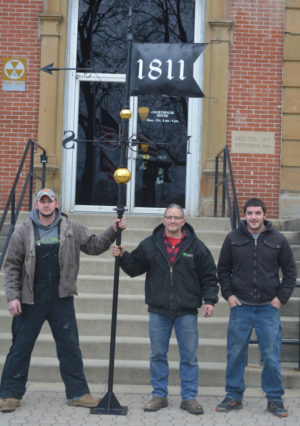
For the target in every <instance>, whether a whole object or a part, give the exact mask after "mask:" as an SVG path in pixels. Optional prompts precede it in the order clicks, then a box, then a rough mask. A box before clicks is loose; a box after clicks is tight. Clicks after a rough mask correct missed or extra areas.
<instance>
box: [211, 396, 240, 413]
mask: <svg viewBox="0 0 300 426" xmlns="http://www.w3.org/2000/svg"><path fill="white" fill-rule="evenodd" d="M241 408H243V403H242V401H235V400H234V399H230V398H227V397H226V398H225V399H223V401H222V402H220V404H218V405H217V407H216V411H217V412H218V413H228V412H229V411H233V410H240V409H241Z"/></svg>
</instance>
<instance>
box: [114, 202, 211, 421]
mask: <svg viewBox="0 0 300 426" xmlns="http://www.w3.org/2000/svg"><path fill="white" fill-rule="evenodd" d="M113 254H114V256H119V255H120V256H121V258H120V266H121V267H122V269H123V270H124V271H125V272H126V273H127V274H128V275H130V276H131V277H135V276H137V275H141V274H143V273H146V282H145V293H146V294H145V301H146V303H147V304H148V305H149V308H148V311H149V336H150V343H151V356H150V373H151V384H152V386H153V392H152V399H151V401H149V402H147V403H146V404H145V406H144V410H145V411H158V410H160V409H161V408H163V407H166V406H167V405H168V400H167V395H168V376H169V367H168V359H167V353H168V349H169V341H170V337H171V333H172V329H173V327H174V329H175V334H176V338H177V342H178V347H179V353H180V378H181V397H182V402H181V405H180V408H182V409H183V410H187V411H188V412H189V413H191V414H202V413H203V408H202V407H201V405H200V404H199V403H198V401H197V400H196V395H197V393H198V375H199V368H198V362H197V348H198V328H197V313H198V308H199V307H200V306H201V305H202V300H204V307H203V315H204V316H205V317H210V316H212V315H213V311H214V304H215V303H217V301H218V285H217V278H216V267H215V262H214V260H213V257H212V255H211V253H210V251H209V250H208V248H207V247H206V246H205V245H204V244H203V243H202V242H201V241H200V240H199V239H198V238H197V236H196V234H195V232H194V230H193V228H192V227H191V226H190V225H189V224H187V223H186V222H185V217H184V210H183V209H182V207H180V206H178V205H177V204H171V205H170V206H169V207H167V209H166V211H165V214H164V218H163V224H161V225H159V226H158V227H157V228H155V229H154V231H153V233H152V235H151V236H149V237H148V238H146V239H145V240H143V241H142V242H141V243H140V244H139V245H138V247H137V248H136V249H135V250H133V251H132V253H128V252H127V251H124V248H123V247H122V246H120V247H118V246H116V245H114V246H113Z"/></svg>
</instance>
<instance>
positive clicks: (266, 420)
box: [0, 383, 300, 426]
mask: <svg viewBox="0 0 300 426" xmlns="http://www.w3.org/2000/svg"><path fill="white" fill-rule="evenodd" d="M91 391H92V393H93V394H95V395H96V394H100V395H103V394H104V393H105V389H104V386H91ZM113 391H114V394H115V395H116V397H117V399H118V401H119V403H120V404H121V405H122V406H127V407H128V412H127V415H126V416H120V415H119V416H116V415H102V414H101V415H98V414H90V410H89V409H85V408H80V407H69V406H67V405H66V404H65V395H64V390H63V386H62V385H61V384H55V385H53V384H45V383H40V384H37V383H29V385H28V389H27V392H26V394H25V396H24V398H23V400H22V401H21V406H20V408H18V409H17V410H16V411H15V412H13V413H0V425H1V426H27V425H28V426H39V425H48V426H50V425H53V426H54V425H56V426H69V425H70V426H79V425H80V426H81V425H82V426H89V425H100V424H101V425H103V426H112V425H124V426H125V425H128V426H129V425H130V426H190V425H193V424H195V425H205V426H212V425H214V426H223V425H235V426H240V425H245V426H254V425H264V426H273V425H289V426H296V425H297V426H299V418H300V391H299V390H287V391H286V395H285V405H286V408H287V409H288V410H289V417H288V418H286V419H277V418H276V417H274V416H273V415H272V414H270V413H267V412H266V400H265V398H264V396H263V394H262V391H261V390H260V389H250V390H247V391H246V394H245V398H244V408H243V409H242V410H240V411H237V412H231V413H227V414H220V413H216V412H215V407H216V405H217V404H218V402H220V401H221V400H222V399H223V397H224V391H223V389H220V388H202V389H201V388H200V389H199V397H198V400H199V402H200V403H201V404H202V405H203V407H204V414H203V415H200V416H194V415H191V414H188V413H186V412H185V411H183V410H181V409H180V408H179V405H180V402H181V399H180V396H179V388H177V387H173V388H170V389H169V391H170V395H169V406H168V407H167V408H164V409H162V410H160V411H158V412H156V413H145V412H144V411H143V405H144V402H145V401H147V400H148V398H149V395H150V393H151V388H150V387H147V386H145V387H142V386H139V387H137V386H134V387H130V386H128V387H125V386H115V387H114V389H113Z"/></svg>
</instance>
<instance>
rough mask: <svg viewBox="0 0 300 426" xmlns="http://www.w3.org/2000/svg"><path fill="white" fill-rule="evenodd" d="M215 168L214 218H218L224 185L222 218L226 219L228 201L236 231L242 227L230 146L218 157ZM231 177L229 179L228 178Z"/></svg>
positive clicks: (231, 219) (233, 227)
mask: <svg viewBox="0 0 300 426" xmlns="http://www.w3.org/2000/svg"><path fill="white" fill-rule="evenodd" d="M221 158H223V171H222V175H223V177H222V180H221V181H219V161H220V159H221ZM215 160H216V168H215V196H214V217H217V216H218V189H219V187H220V186H221V185H222V217H225V204H226V199H227V207H228V211H229V216H230V223H231V229H236V228H238V227H239V226H240V213H239V206H238V201H237V196H236V190H235V184H234V179H233V173H232V167H231V160H230V155H229V150H228V146H227V145H225V147H224V148H223V149H222V150H221V151H220V152H219V154H217V155H216V159H215ZM227 175H229V179H228V177H227Z"/></svg>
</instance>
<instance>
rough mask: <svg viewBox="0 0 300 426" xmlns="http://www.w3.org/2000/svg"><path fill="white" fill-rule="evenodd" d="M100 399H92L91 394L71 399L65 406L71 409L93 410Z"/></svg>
mask: <svg viewBox="0 0 300 426" xmlns="http://www.w3.org/2000/svg"><path fill="white" fill-rule="evenodd" d="M100 401H101V398H94V397H93V396H92V395H91V394H89V393H87V394H86V395H83V396H82V397H81V398H78V399H76V398H75V399H72V401H68V402H67V404H68V405H71V406H73V407H85V408H93V407H97V405H98V404H99V402H100Z"/></svg>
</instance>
